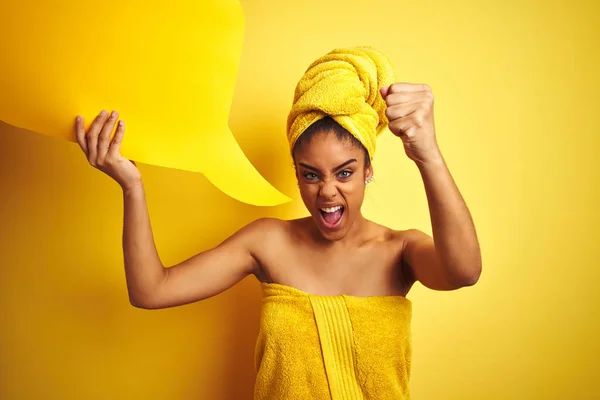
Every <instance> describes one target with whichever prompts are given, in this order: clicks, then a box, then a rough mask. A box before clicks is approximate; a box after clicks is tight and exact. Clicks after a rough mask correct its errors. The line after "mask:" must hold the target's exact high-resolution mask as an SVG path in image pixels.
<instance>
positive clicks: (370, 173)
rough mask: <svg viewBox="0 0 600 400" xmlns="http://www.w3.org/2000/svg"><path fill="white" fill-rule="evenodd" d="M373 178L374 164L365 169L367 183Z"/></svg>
mask: <svg viewBox="0 0 600 400" xmlns="http://www.w3.org/2000/svg"><path fill="white" fill-rule="evenodd" d="M372 176H373V164H369V166H368V167H367V168H365V181H366V180H368V179H369V178H371V177H372Z"/></svg>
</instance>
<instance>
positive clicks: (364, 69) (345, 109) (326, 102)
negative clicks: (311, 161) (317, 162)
mask: <svg viewBox="0 0 600 400" xmlns="http://www.w3.org/2000/svg"><path fill="white" fill-rule="evenodd" d="M393 82H394V68H393V65H392V63H391V61H390V59H389V58H388V57H387V56H386V55H385V54H384V53H382V52H381V51H379V50H377V49H375V48H373V47H368V46H361V47H351V48H340V49H335V50H332V51H331V52H329V53H327V54H326V55H324V56H322V57H320V58H318V59H317V60H315V61H314V62H313V63H312V64H311V65H310V66H309V67H308V69H307V70H306V72H305V73H304V75H303V76H302V78H301V79H300V81H299V82H298V85H297V86H296V90H295V93H294V101H293V104H292V108H291V110H290V113H289V115H288V119H287V135H288V141H289V144H290V149H291V150H293V148H294V145H295V143H296V141H297V140H298V138H299V137H300V135H301V134H302V133H303V132H304V131H305V130H306V128H308V127H309V126H310V125H311V124H312V123H314V122H316V121H318V120H320V119H322V118H324V117H326V116H330V117H332V118H333V119H334V120H335V121H336V122H338V123H339V124H340V125H341V126H342V127H344V128H345V129H346V130H347V131H349V132H350V133H351V134H352V135H353V136H354V137H356V138H357V139H358V140H359V141H360V142H361V143H362V144H363V146H365V148H366V149H367V151H368V153H369V157H370V158H371V159H372V158H373V155H374V153H375V147H376V146H375V142H376V138H377V135H378V134H379V133H381V132H382V131H383V129H384V128H385V127H386V126H387V124H388V122H389V121H388V119H387V117H386V115H385V109H386V103H385V100H384V99H383V97H382V96H381V93H380V92H379V89H380V88H381V87H383V86H387V85H390V84H392V83H393Z"/></svg>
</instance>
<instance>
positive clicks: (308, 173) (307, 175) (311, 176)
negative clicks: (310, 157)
mask: <svg viewBox="0 0 600 400" xmlns="http://www.w3.org/2000/svg"><path fill="white" fill-rule="evenodd" d="M304 177H305V178H306V179H315V178H316V177H317V175H315V174H313V173H312V172H307V173H306V174H304Z"/></svg>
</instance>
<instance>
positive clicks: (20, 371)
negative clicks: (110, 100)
mask: <svg viewBox="0 0 600 400" xmlns="http://www.w3.org/2000/svg"><path fill="white" fill-rule="evenodd" d="M297 4H298V5H292V4H291V3H288V2H282V1H266V0H253V1H247V0H244V1H242V6H243V8H244V12H245V16H246V28H247V33H246V38H245V43H244V48H243V54H242V60H241V64H240V76H239V80H238V82H237V86H236V94H235V97H234V102H233V106H232V113H231V116H230V126H231V128H232V130H233V132H234V134H235V136H236V138H237V140H238V141H239V143H240V145H241V147H242V149H243V150H244V151H245V152H246V154H247V156H248V158H249V159H250V160H251V161H252V162H253V163H254V165H255V166H256V167H257V168H258V170H259V171H260V172H261V173H262V174H263V175H264V176H265V177H266V178H267V179H268V180H269V181H270V182H271V183H272V184H273V185H274V186H275V187H277V188H278V189H279V190H281V191H282V192H284V193H286V194H288V195H290V196H293V197H294V202H293V203H289V204H287V205H284V206H279V207H273V208H260V207H253V206H249V205H245V204H242V203H239V202H237V201H235V200H233V199H231V198H229V197H227V196H226V195H224V194H223V193H221V192H219V191H218V190H217V189H216V188H215V187H213V186H212V185H211V184H210V183H209V182H208V181H207V180H206V179H205V178H204V177H203V176H202V175H198V174H195V173H191V172H184V171H178V170H168V169H163V168H159V167H152V166H147V165H140V168H141V170H142V173H143V176H144V178H145V183H146V190H147V194H148V202H149V207H150V213H151V219H152V225H153V228H154V234H155V239H156V243H157V245H158V249H159V253H160V255H161V257H162V260H163V262H164V263H165V264H167V265H172V264H174V263H177V262H179V261H182V260H183V259H185V258H187V257H189V256H191V255H192V254H195V253H196V252H199V251H201V250H205V249H208V248H210V247H212V246H214V245H216V244H218V243H219V242H220V241H221V240H223V239H224V238H225V237H227V236H228V235H229V234H231V233H232V232H234V231H235V230H236V229H238V228H239V227H241V226H242V225H244V224H246V223H247V222H249V221H251V220H253V219H256V218H258V217H261V216H276V217H281V218H294V217H297V216H300V215H304V213H305V212H304V210H303V205H302V203H301V201H300V199H299V196H298V195H297V193H296V191H295V181H294V177H293V169H292V165H291V160H290V159H289V157H288V154H287V145H286V140H285V135H284V126H285V117H286V113H287V110H288V107H289V105H290V101H291V98H292V94H293V89H294V85H295V83H296V81H297V79H298V78H299V77H300V76H301V74H302V72H303V71H304V69H305V68H306V67H307V66H308V64H309V63H310V61H312V60H313V59H314V58H316V57H317V56H319V55H321V54H323V53H324V52H326V51H329V50H330V49H332V48H334V47H338V46H346V45H350V46H351V45H359V44H369V45H373V46H376V47H379V48H381V49H382V50H384V51H386V52H387V53H388V54H389V55H390V56H391V58H392V59H393V60H394V61H395V63H396V66H397V73H398V77H399V79H400V80H402V81H408V82H413V83H428V84H429V85H430V86H431V87H432V88H433V91H434V94H435V95H436V100H435V118H436V128H437V134H438V140H439V143H440V146H441V148H442V151H443V153H444V155H445V157H446V160H447V162H448V164H449V167H450V169H451V171H452V173H453V175H454V177H455V179H456V181H457V183H458V185H459V187H460V189H461V191H462V193H463V195H464V196H465V198H466V200H467V203H468V205H469V207H470V209H471V211H472V214H473V216H474V219H475V222H476V226H477V229H478V233H479V236H480V241H481V245H482V249H483V260H484V272H483V275H482V277H481V279H480V281H479V283H478V284H477V285H476V286H474V287H472V288H468V289H463V290H459V291H456V292H433V291H430V290H426V289H425V288H423V287H422V286H420V285H418V284H417V285H416V286H415V288H414V289H413V291H412V292H411V293H410V294H409V298H411V300H412V301H413V302H414V321H413V324H414V325H413V339H414V361H413V363H414V364H413V365H414V366H413V376H412V382H411V387H412V392H413V397H414V398H415V399H551V398H552V399H554V398H561V399H563V398H568V399H590V398H595V397H596V396H600V390H599V389H598V386H597V378H598V373H599V369H598V363H597V359H598V357H599V356H600V351H599V350H600V349H599V344H598V337H600V320H599V319H600V313H598V311H597V307H598V305H600V295H599V290H600V284H599V283H598V282H599V281H600V272H599V271H600V263H599V261H598V260H599V256H600V252H599V250H598V249H599V247H600V246H599V245H598V243H597V231H598V228H597V227H598V226H599V225H600V212H599V211H598V205H599V204H600V189H599V183H600V162H599V161H598V158H597V156H598V154H597V153H598V149H599V145H600V139H599V134H600V130H599V123H598V119H597V118H598V116H600V101H599V100H598V97H599V95H598V94H599V93H600V80H599V78H598V73H597V71H598V70H599V69H600V56H599V54H600V52H599V51H598V49H599V48H600V40H599V37H600V31H599V28H598V27H597V21H598V19H599V17H600V10H599V6H598V3H597V2H592V1H587V2H585V1H579V2H576V3H570V5H568V4H569V3H568V2H567V1H566V0H562V1H560V2H551V3H548V2H533V1H528V0H525V1H514V0H511V1H504V2H484V3H482V2H468V1H462V2H454V3H451V2H443V1H437V2H434V1H419V2H401V1H384V0H373V1H369V2H362V1H357V0H353V1H348V0H343V1H342V0H339V1H330V2H327V1H323V0H306V1H302V2H297ZM594 24H596V25H594ZM3 61H5V60H3ZM0 95H1V94H0ZM374 167H375V176H376V183H374V184H373V185H372V186H371V188H370V189H369V192H368V194H367V199H366V200H365V206H364V212H365V214H366V215H367V216H368V217H370V218H372V219H374V220H376V221H377V222H380V223H384V224H386V225H388V226H390V227H393V228H397V229H404V228H409V227H415V228H419V229H423V230H425V231H427V232H431V229H430V226H429V220H428V214H427V205H426V202H425V195H424V192H423V188H422V183H421V182H420V179H419V178H420V177H419V175H418V172H417V170H416V168H415V167H414V166H413V165H411V163H410V161H409V160H408V159H407V158H406V157H405V156H404V153H403V149H402V146H401V143H400V141H399V139H397V138H394V137H392V135H391V134H389V133H388V134H386V135H385V137H383V138H381V140H380V141H379V148H378V153H377V154H376V159H375V164H374ZM0 199H1V200H0V221H1V222H0V223H1V226H2V228H1V229H0V321H1V324H2V326H1V329H0V398H2V399H25V398H27V399H82V398H85V399H250V398H251V392H252V386H253V379H254V371H253V365H252V355H253V350H254V338H255V335H256V333H257V329H258V317H259V306H260V291H259V287H258V285H257V283H256V282H255V281H254V279H253V278H249V279H246V280H244V281H243V282H242V283H241V284H239V285H237V286H235V287H234V288H233V289H231V290H230V291H228V292H226V293H223V294H221V295H219V296H216V297H214V298H211V299H209V300H207V301H205V302H203V303H197V304H192V305H188V306H184V307H178V308H173V309H166V310H159V311H144V310H139V309H135V308H133V307H131V306H130V305H129V303H128V300H127V294H126V287H125V279H124V274H123V267H122V259H121V257H122V255H121V247H120V246H121V242H120V240H121V226H122V199H121V197H120V191H119V188H118V186H117V185H116V184H115V183H114V182H112V181H110V180H109V179H108V178H107V177H106V176H104V175H102V174H101V173H100V172H98V171H96V170H94V169H92V168H91V167H89V166H88V165H87V164H86V160H85V158H84V157H83V154H82V153H81V151H80V150H79V148H78V147H77V145H76V144H74V143H71V142H66V141H63V140H58V139H55V138H52V137H48V136H43V135H39V134H34V133H31V132H28V131H24V130H19V129H15V128H13V127H10V126H8V125H6V124H2V123H0Z"/></svg>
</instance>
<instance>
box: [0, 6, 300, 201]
mask: <svg viewBox="0 0 600 400" xmlns="http://www.w3.org/2000/svg"><path fill="white" fill-rule="evenodd" d="M0 15H2V16H3V17H4V18H3V23H2V24H0V37H1V38H2V40H0V55H1V56H0V57H2V63H0V120H3V121H5V122H7V123H9V124H11V125H14V126H17V127H21V128H25V129H28V130H31V131H35V132H39V133H42V134H46V135H51V136H54V137H58V138H62V139H66V140H69V141H72V142H75V134H74V132H73V124H74V118H75V116H76V115H78V114H81V115H83V116H84V118H85V119H86V125H87V126H89V124H90V123H91V120H92V119H93V118H94V117H95V116H96V115H97V114H98V113H99V111H100V110H102V109H107V110H109V111H110V110H112V109H116V110H118V111H119V113H120V115H121V119H123V120H125V122H126V126H127V131H126V133H125V140H124V142H123V145H122V148H121V149H122V154H123V156H124V157H127V158H129V159H133V160H136V161H139V162H142V163H147V164H153V165H159V166H164V167H170V168H177V169H182V170H188V171H196V172H202V173H203V174H204V175H205V176H206V177H207V178H208V179H209V180H210V181H211V182H212V183H213V184H214V185H215V186H216V187H218V188H219V189H220V190H222V191H223V192H225V193H226V194H228V195H230V196H232V197H234V198H235V199H238V200H240V201H243V202H245V203H249V204H254V205H265V206H266V205H277V204H281V203H284V202H286V201H289V200H290V199H289V198H288V197H287V196H284V195H283V194H281V193H280V192H279V191H277V190H276V189H275V188H274V187H273V186H271V185H270V184H269V182H267V181H266V180H265V179H264V178H263V177H262V176H261V175H260V174H259V173H258V171H257V170H256V169H255V168H254V166H253V165H252V164H251V163H250V161H249V160H248V159H247V158H246V156H245V155H244V153H243V152H242V150H241V148H240V147H239V145H238V144H237V142H236V140H235V138H234V137H233V135H232V134H231V131H230V129H229V126H228V116H229V110H230V106H231V103H232V99H233V93H234V89H235V81H236V77H237V73H238V65H239V59H240V56H241V50H242V43H243V36H244V16H243V11H242V8H241V6H240V4H239V2H238V0H218V1H217V0H199V1H174V2H162V1H161V2H158V1H150V2H148V1H144V2H141V1H127V2H118V1H116V0H108V1H103V2H93V1H72V0H55V1H39V0H37V1H31V0H25V1H22V0H20V1H14V0H3V1H2V2H1V3H0Z"/></svg>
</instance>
